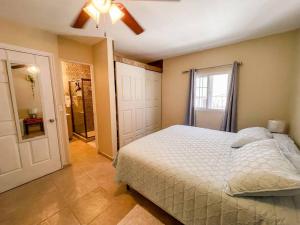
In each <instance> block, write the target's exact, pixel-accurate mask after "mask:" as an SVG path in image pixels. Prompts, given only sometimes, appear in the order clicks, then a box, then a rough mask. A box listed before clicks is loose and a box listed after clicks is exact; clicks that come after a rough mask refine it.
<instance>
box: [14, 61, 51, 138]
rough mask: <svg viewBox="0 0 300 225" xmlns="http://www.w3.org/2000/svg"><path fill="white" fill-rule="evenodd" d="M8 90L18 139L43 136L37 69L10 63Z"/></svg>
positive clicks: (32, 66)
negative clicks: (10, 95)
mask: <svg viewBox="0 0 300 225" xmlns="http://www.w3.org/2000/svg"><path fill="white" fill-rule="evenodd" d="M9 67H10V72H11V73H10V89H11V94H12V99H13V105H14V111H15V117H16V124H17V126H18V133H19V139H20V140H21V141H22V140H27V139H31V138H36V137H39V136H44V135H45V130H44V119H43V107H42V98H41V94H40V83H39V76H40V73H39V71H40V70H39V68H38V67H37V66H35V65H30V64H20V63H10V64H9Z"/></svg>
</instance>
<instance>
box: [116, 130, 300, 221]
mask: <svg viewBox="0 0 300 225" xmlns="http://www.w3.org/2000/svg"><path fill="white" fill-rule="evenodd" d="M235 135H236V134H233V133H226V132H221V131H214V130H208V129H202V128H195V127H187V126H179V125H177V126H172V127H169V128H167V129H164V130H161V131H159V132H156V133H154V134H151V135H148V136H146V137H144V138H141V139H139V140H136V141H134V142H132V143H130V144H128V145H126V146H124V147H123V148H122V149H120V151H119V156H118V163H117V175H116V178H117V180H118V181H119V182H124V183H126V184H129V185H130V186H131V187H132V188H133V189H135V190H136V191H138V192H140V193H141V194H142V195H143V196H145V197H146V198H148V199H149V200H151V201H152V202H153V203H155V204H156V205H158V206H159V207H161V208H162V209H163V210H165V211H166V212H168V213H169V214H171V215H172V216H174V217H175V218H176V219H178V220H179V221H181V222H182V223H183V224H187V225H189V224H191V225H192V224H193V225H196V224H197V225H198V224H199V225H254V224H255V225H256V224H266V225H269V224H270V225H271V224H272V225H275V224H276V225H299V224H300V196H293V197H231V196H229V195H227V194H226V193H225V192H224V191H223V189H224V184H225V182H226V181H225V179H226V173H227V170H228V169H227V168H228V166H230V165H229V164H230V163H229V162H230V155H231V154H234V152H232V151H235V149H232V148H231V147H230V145H231V143H232V142H233V140H234V138H235Z"/></svg>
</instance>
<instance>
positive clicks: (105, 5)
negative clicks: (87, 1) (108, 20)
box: [92, 0, 111, 13]
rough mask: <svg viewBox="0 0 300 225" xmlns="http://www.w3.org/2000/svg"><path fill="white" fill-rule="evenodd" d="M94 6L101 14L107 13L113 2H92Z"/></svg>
mask: <svg viewBox="0 0 300 225" xmlns="http://www.w3.org/2000/svg"><path fill="white" fill-rule="evenodd" d="M92 4H93V5H94V7H95V8H96V9H98V10H99V11H100V12H101V13H107V12H108V11H109V9H110V7H111V0H92Z"/></svg>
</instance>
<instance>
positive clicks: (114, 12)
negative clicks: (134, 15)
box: [109, 4, 125, 24]
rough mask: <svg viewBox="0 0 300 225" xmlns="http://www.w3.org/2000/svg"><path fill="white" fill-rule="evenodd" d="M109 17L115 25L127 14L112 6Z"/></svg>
mask: <svg viewBox="0 0 300 225" xmlns="http://www.w3.org/2000/svg"><path fill="white" fill-rule="evenodd" d="M109 15H110V18H111V22H112V23H113V24H115V23H116V22H117V21H118V20H120V19H121V18H122V17H123V16H124V15H125V14H124V13H123V12H122V11H121V9H120V8H119V7H118V6H117V5H115V4H112V6H111V7H110V9H109Z"/></svg>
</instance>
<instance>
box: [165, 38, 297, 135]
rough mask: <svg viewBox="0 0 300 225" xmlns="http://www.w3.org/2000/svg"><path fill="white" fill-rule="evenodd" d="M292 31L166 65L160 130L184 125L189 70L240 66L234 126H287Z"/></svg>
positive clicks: (200, 53) (171, 59)
mask: <svg viewBox="0 0 300 225" xmlns="http://www.w3.org/2000/svg"><path fill="white" fill-rule="evenodd" d="M295 37H296V32H288V33H284V34H279V35H273V36H269V37H265V38H260V39H255V40H250V41H246V42H242V43H239V44H234V45H230V46H225V47H220V48H215V49H211V50H206V51H201V52H197V53H194V54H189V55H184V56H179V57H175V58H170V59H166V60H164V71H163V80H162V120H163V121H162V123H163V127H167V126H170V125H173V124H182V123H183V122H184V117H185V111H186V106H187V93H188V79H189V77H188V74H182V71H185V70H187V69H190V68H202V67H209V66H215V65H223V64H227V63H232V62H233V61H234V60H238V61H242V62H243V65H242V66H241V67H240V75H239V99H238V127H239V129H240V128H244V127H248V126H266V123H267V121H268V119H283V120H287V121H289V101H288V99H289V95H290V84H291V79H290V78H291V74H292V72H293V67H292V65H293V60H294V49H295V46H294V43H295Z"/></svg>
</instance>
